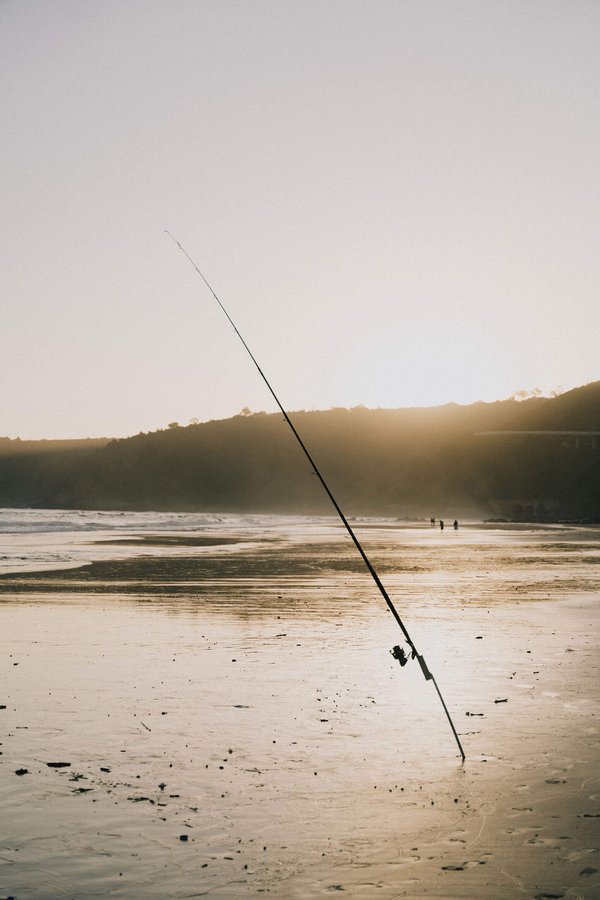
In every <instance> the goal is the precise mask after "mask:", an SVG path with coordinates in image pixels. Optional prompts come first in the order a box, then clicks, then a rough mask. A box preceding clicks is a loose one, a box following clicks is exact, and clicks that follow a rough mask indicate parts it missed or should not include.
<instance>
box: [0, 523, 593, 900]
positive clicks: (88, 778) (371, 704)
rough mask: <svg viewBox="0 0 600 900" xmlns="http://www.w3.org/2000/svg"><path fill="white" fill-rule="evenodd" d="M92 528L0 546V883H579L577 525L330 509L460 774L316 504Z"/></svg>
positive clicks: (250, 893)
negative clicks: (344, 519) (440, 525)
mask: <svg viewBox="0 0 600 900" xmlns="http://www.w3.org/2000/svg"><path fill="white" fill-rule="evenodd" d="M148 515H150V514H148ZM98 521H99V524H98V526H97V529H96V531H93V532H92V531H80V530H77V529H76V528H74V527H71V526H69V528H70V530H69V529H67V528H66V526H65V529H63V530H61V529H60V528H57V529H55V530H54V531H52V532H48V531H46V532H44V531H43V529H41V528H40V529H39V530H38V531H36V530H35V528H33V527H32V528H31V529H30V530H29V531H27V532H23V533H17V532H13V533H6V534H4V535H2V536H1V538H2V541H1V546H2V548H3V550H2V553H3V568H2V572H3V574H1V575H0V623H1V624H0V645H1V648H2V653H1V655H0V666H1V684H2V688H1V696H0V723H1V732H2V737H1V741H2V746H0V750H1V752H2V755H1V756H0V802H1V809H2V821H1V823H0V896H2V897H9V896H12V897H14V898H16V900H23V898H83V897H86V898H87V897H90V898H91V897H107V896H114V897H123V898H140V897H156V898H165V897H177V898H186V897H200V896H206V897H238V896H245V897H254V896H257V895H259V894H263V893H265V894H269V895H271V896H274V897H280V898H312V897H321V896H328V895H329V894H331V893H337V892H339V893H344V895H345V896H352V897H366V898H370V897H381V898H396V897H408V898H411V897H412V898H420V897H435V898H472V900H481V898H498V900H500V898H513V897H515V898H516V897H524V898H537V900H550V898H563V897H565V898H567V897H568V898H595V897H600V827H599V826H600V768H599V765H598V763H599V752H598V751H599V747H600V735H599V731H598V728H599V721H598V683H599V681H598V674H599V671H598V670H599V664H598V641H597V634H598V625H599V619H600V614H599V604H598V598H599V591H600V586H599V582H598V564H599V563H600V530H599V529H597V528H596V529H594V528H576V527H558V526H555V527H551V526H548V527H533V526H532V527H526V526H522V527H512V528H511V527H509V526H496V527H490V526H487V527H486V526H481V525H475V524H472V525H466V526H465V527H461V528H460V529H459V531H458V532H456V533H454V532H448V531H446V532H444V533H443V534H441V533H440V532H439V531H438V530H437V529H431V528H429V526H428V525H427V526H424V525H422V524H418V523H409V524H401V523H393V522H378V521H376V520H369V521H364V522H358V523H356V528H357V533H358V534H359V536H360V538H361V540H363V542H364V545H365V548H366V549H367V552H368V553H369V555H370V557H371V559H372V561H373V562H374V564H375V565H376V567H377V569H378V571H379V572H380V574H381V577H382V580H383V581H384V583H385V585H386V587H387V588H388V590H389V592H390V594H391V596H392V598H393V599H394V602H395V603H396V605H397V607H398V610H399V612H400V614H401V616H402V617H403V620H404V621H405V624H406V625H407V627H408V629H409V631H410V633H411V636H412V638H413V640H414V641H415V643H416V644H417V646H418V648H419V650H420V652H422V653H423V654H424V655H425V657H426V660H427V663H428V665H429V667H430V669H431V670H432V671H433V672H434V674H435V676H436V678H437V680H438V682H439V685H440V688H441V690H442V692H443V694H444V697H445V699H446V702H447V704H448V708H449V710H450V712H451V715H452V716H453V718H454V721H455V723H456V726H457V730H458V731H459V734H460V738H461V741H462V743H463V745H464V748H465V752H466V756H467V759H466V762H465V764H464V765H462V764H461V761H460V757H459V755H458V752H457V747H456V744H455V742H454V738H453V736H452V733H451V731H450V729H449V726H448V722H447V721H446V719H445V716H444V713H443V710H442V708H441V705H440V703H439V701H438V699H437V696H436V695H435V691H434V690H433V688H432V686H431V684H430V683H427V682H425V681H424V679H423V677H422V674H421V672H420V669H419V668H418V666H417V664H416V663H415V662H412V663H410V664H408V665H407V666H406V667H405V668H402V669H401V668H400V667H399V666H398V664H397V662H395V661H394V659H393V658H392V657H391V655H390V653H389V650H390V649H391V648H392V646H393V645H394V644H397V643H399V642H400V639H401V634H400V632H399V630H398V627H397V625H396V624H395V622H394V621H393V619H392V616H391V615H390V613H389V612H388V611H387V609H386V607H385V605H384V603H383V600H382V599H381V598H380V597H379V595H378V593H377V590H376V588H375V586H374V585H373V583H372V582H371V581H370V579H369V576H368V574H367V573H366V572H365V571H364V570H363V566H362V563H361V560H360V559H359V558H357V556H356V553H355V551H354V548H353V547H352V545H351V544H350V542H349V541H348V539H347V538H346V536H345V535H344V533H343V532H342V530H341V529H340V528H339V527H338V526H337V524H336V523H335V522H334V521H333V520H328V519H322V520H318V521H311V520H301V519H294V520H289V521H288V520H284V519H275V518H273V519H269V517H257V518H254V519H252V518H251V517H246V518H239V519H238V518H236V517H233V516H231V517H222V518H221V519H219V520H218V522H216V521H214V520H213V521H208V522H206V523H205V524H204V525H201V526H196V525H194V523H193V522H191V520H190V522H189V523H187V525H186V520H185V517H184V516H182V517H180V521H179V523H178V525H179V527H175V526H176V524H177V523H174V522H167V523H164V522H163V523H162V524H161V525H160V529H158V528H157V529H153V528H152V522H150V523H149V524H148V523H147V522H143V518H142V524H143V527H142V524H140V521H137V520H136V521H135V522H133V521H131V520H128V519H127V517H126V516H125V517H124V519H123V523H122V526H121V527H120V528H116V527H114V528H112V530H110V531H109V530H103V528H102V527H101V526H102V522H101V521H100V520H98ZM190 523H191V524H190ZM183 525H186V529H184V528H183ZM15 560H17V562H15ZM59 764H61V765H59ZM19 773H21V774H19Z"/></svg>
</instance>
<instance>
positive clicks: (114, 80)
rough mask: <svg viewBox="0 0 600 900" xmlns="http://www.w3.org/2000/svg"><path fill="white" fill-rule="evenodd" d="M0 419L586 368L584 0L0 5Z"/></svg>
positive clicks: (65, 417)
mask: <svg viewBox="0 0 600 900" xmlns="http://www.w3.org/2000/svg"><path fill="white" fill-rule="evenodd" d="M0 41H1V46H0V68H1V79H0V90H1V97H2V101H1V102H2V110H1V111H2V123H3V126H2V140H1V141H0V171H1V176H0V177H1V179H2V184H1V197H2V216H1V224H0V228H1V230H2V233H1V240H0V247H1V252H2V265H1V268H0V290H1V295H0V296H1V298H2V328H1V330H0V366H1V369H0V373H1V390H0V435H3V434H4V435H10V436H12V437H15V436H17V435H19V436H21V437H22V438H25V437H85V436H100V435H107V436H120V435H127V434H134V433H136V432H138V431H148V430H153V429H155V428H159V427H165V426H166V425H167V423H169V422H171V421H173V420H177V421H179V422H180V423H181V424H187V422H188V421H189V420H190V419H191V418H192V417H196V418H198V419H200V420H205V419H210V418H222V417H226V416H229V415H233V414H235V413H237V412H239V410H240V409H241V408H242V407H244V406H249V407H250V408H251V409H252V410H255V411H256V410H262V409H268V410H270V409H273V404H272V403H271V402H270V398H269V395H268V394H267V392H266V389H265V387H264V385H263V383H262V382H261V381H260V379H259V377H258V375H257V373H256V370H255V369H254V368H253V366H252V363H251V361H250V360H249V359H248V357H247V356H246V355H245V351H244V350H243V348H242V347H241V345H240V344H239V342H238V340H237V338H236V336H235V334H234V333H233V331H232V330H231V326H230V325H229V324H228V323H227V321H226V319H225V318H224V316H223V314H222V313H221V312H220V310H219V309H218V307H217V306H216V304H215V302H214V300H213V299H212V297H211V296H210V294H209V293H208V292H207V290H206V289H205V288H204V286H203V284H202V282H201V280H200V278H199V277H198V276H197V275H196V274H195V273H194V271H193V269H192V268H191V266H190V265H189V263H187V262H186V260H185V258H184V257H183V255H182V254H181V253H180V252H179V251H178V250H177V248H176V247H175V246H174V244H173V243H172V242H171V241H170V240H169V239H168V237H167V236H166V235H165V233H164V230H163V229H165V228H168V229H170V230H171V231H172V232H173V233H174V234H175V235H176V236H177V237H178V238H179V240H180V241H181V242H182V243H183V244H185V246H186V248H187V250H188V251H189V253H190V254H191V255H192V256H193V257H195V259H196V261H197V262H198V264H199V266H200V268H201V269H203V271H204V273H205V275H206V277H207V278H208V280H209V281H210V282H211V283H212V285H213V287H214V288H215V290H216V291H217V293H218V294H219V296H220V297H221V299H222V301H223V302H224V304H225V305H226V306H227V308H228V309H229V312H230V313H231V315H232V316H233V318H234V319H235V320H236V322H237V324H238V327H239V328H240V330H241V331H242V333H243V334H244V336H245V338H246V340H247V342H248V343H249V344H250V346H251V347H252V349H253V350H254V352H255V355H256V356H257V357H258V359H259V362H260V363H261V364H262V366H263V368H264V370H265V372H266V374H267V375H268V376H269V377H270V379H271V381H272V382H273V385H274V387H275V389H276V391H278V393H279V394H280V397H281V400H282V401H283V403H284V405H286V406H287V407H288V408H289V409H290V410H293V409H300V408H305V409H314V408H318V409H326V408H329V407H331V406H356V405H358V404H365V405H366V406H370V407H397V406H414V405H434V404H438V403H444V402H448V401H451V400H454V401H457V402H460V403H466V402H471V401H474V400H478V399H483V400H494V399H500V398H504V397H507V396H509V395H510V394H511V393H512V392H514V391H515V390H518V389H522V388H525V389H532V388H541V389H542V390H543V391H544V392H546V391H550V390H552V389H555V388H558V387H562V388H569V387H574V386H576V385H580V384H585V383H587V382H589V381H594V380H596V379H598V378H600V364H599V363H600V353H599V348H600V302H599V292H598V287H599V282H600V277H599V276H600V265H599V260H600V253H599V249H600V248H599V234H600V228H599V226H600V197H599V193H600V176H599V160H600V102H599V101H600V97H599V93H600V92H599V87H600V3H598V2H596V0H507V2H503V0H367V2H360V0H269V2H267V0H244V2H242V0H235V2H234V0H85V2H82V0H39V2H35V0H3V2H1V3H0Z"/></svg>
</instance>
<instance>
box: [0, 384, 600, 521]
mask: <svg viewBox="0 0 600 900" xmlns="http://www.w3.org/2000/svg"><path fill="white" fill-rule="evenodd" d="M291 418H292V420H293V422H294V424H295V426H296V427H297V429H298V431H299V432H300V434H301V435H302V437H303V439H304V441H305V443H306V444H307V446H308V447H309V449H310V451H311V453H312V455H313V457H314V458H315V460H316V462H317V464H318V465H319V467H320V469H321V471H322V473H323V475H324V476H325V478H326V479H327V481H328V483H329V484H330V487H331V489H332V490H333V492H334V494H335V495H336V497H337V499H338V500H339V502H340V503H341V505H342V506H343V508H344V509H345V511H346V512H347V513H348V514H349V515H356V514H371V515H376V514H380V515H394V516H400V517H402V516H430V515H432V516H436V517H437V516H445V517H454V516H455V515H456V516H459V517H467V516H476V517H505V518H510V519H521V520H525V519H526V520H535V519H538V520H556V519H585V520H600V437H597V438H595V439H593V438H592V437H591V436H587V437H586V436H579V437H577V436H574V435H567V434H562V435H548V434H534V435H531V434H489V433H487V432H511V431H512V432H517V431H520V432H523V431H533V432H543V431H558V432H563V433H564V432H570V431H585V432H593V431H596V432H600V382H594V383H593V384H589V385H586V386H585V387H581V388H577V389H575V390H572V391H569V392H568V393H565V394H562V395H561V396H559V397H554V398H533V399H529V400H523V401H520V402H517V401H515V400H505V401H499V402H497V403H475V404H472V405H469V406H458V405H456V404H449V405H446V406H441V407H435V408H427V409H396V410H385V409H376V410H370V409H365V408H362V407H359V408H355V409H332V410H327V411H316V412H296V413H292V414H291ZM0 505H2V506H32V507H46V508H53V507H54V508H88V509H141V510H143V509H155V510H203V511H222V512H226V511H252V512H259V511H262V512H304V513H309V512H311V513H324V512H329V511H330V506H329V505H328V500H327V498H326V497H325V496H324V495H323V492H322V489H321V488H320V486H319V484H318V481H317V479H316V478H315V477H314V476H313V475H312V474H311V472H310V470H309V466H308V463H307V461H306V459H305V458H304V456H303V455H302V453H301V450H300V449H299V447H298V445H297V444H296V442H295V440H294V438H293V436H292V435H291V433H290V430H289V428H288V426H287V424H286V423H285V421H284V420H283V417H282V416H281V415H280V414H276V413H274V414H269V415H267V414H265V413H257V414H254V415H239V416H234V417H233V418H231V419H225V420H219V421H211V422H205V423H201V424H198V425H190V426H188V427H174V428H169V429H167V430H164V431H157V432H153V433H151V434H140V435H137V436H135V437H130V438H126V439H123V440H112V441H75V442H72V441H68V442H55V441H34V442H25V441H23V442H19V441H8V439H0Z"/></svg>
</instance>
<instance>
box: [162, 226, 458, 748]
mask: <svg viewBox="0 0 600 900" xmlns="http://www.w3.org/2000/svg"><path fill="white" fill-rule="evenodd" d="M165 233H166V234H168V235H169V237H170V238H171V240H172V241H173V242H174V243H175V244H177V246H178V247H179V249H180V250H181V252H182V253H183V254H184V256H185V257H186V258H187V259H188V260H189V262H190V263H191V264H192V266H193V267H194V269H195V270H196V272H197V273H198V275H199V276H200V278H201V279H202V281H203V282H204V284H205V285H206V287H207V288H208V290H209V291H210V292H211V294H212V295H213V297H214V298H215V300H216V301H217V303H218V304H219V306H220V307H221V309H222V311H223V312H224V313H225V315H226V316H227V319H228V320H229V323H230V325H231V326H232V328H233V330H234V331H235V333H236V334H237V336H238V338H239V339H240V341H241V342H242V344H243V345H244V348H245V349H246V352H247V353H248V355H249V357H250V359H251V360H252V362H253V363H254V365H255V366H256V368H257V369H258V373H259V375H260V377H261V378H262V380H263V381H264V383H265V384H266V386H267V388H268V389H269V392H270V394H271V396H272V397H273V399H274V400H275V403H276V404H277V406H278V407H279V409H280V410H281V412H282V414H283V417H284V419H285V421H286V422H287V424H288V425H289V427H290V428H291V430H292V434H293V435H294V437H295V438H296V440H297V441H298V443H299V445H300V447H301V448H302V450H303V452H304V455H305V456H306V458H307V459H308V461H309V463H310V465H311V467H312V469H313V472H314V473H315V475H316V476H317V478H318V479H319V481H320V482H321V485H322V487H323V489H324V491H325V493H326V494H327V496H328V497H329V499H330V501H331V503H332V504H333V507H334V508H335V511H336V512H337V514H338V516H339V517H340V519H341V521H342V523H343V525H344V528H345V529H346V531H347V532H348V534H349V535H350V537H351V538H352V541H353V543H354V546H355V547H356V549H357V550H358V552H359V553H360V555H361V557H362V559H363V562H364V564H365V565H366V567H367V569H368V571H369V573H370V575H371V577H372V579H373V581H374V582H375V584H376V585H377V588H378V589H379V592H380V594H381V596H382V597H383V599H384V600H385V602H386V604H387V606H388V609H389V610H390V612H391V613H392V615H393V617H394V618H395V620H396V622H397V623H398V625H399V626H400V630H401V631H402V634H403V635H404V639H405V641H406V643H407V644H408V645H409V647H410V650H411V652H410V657H408V656H407V655H406V652H405V651H404V650H403V648H402V647H399V646H396V647H394V648H393V649H392V650H391V653H392V656H393V657H394V659H396V660H398V662H399V663H400V665H401V666H405V665H406V663H407V662H408V660H409V658H411V659H416V660H417V662H418V663H419V666H420V667H421V671H422V673H423V676H424V678H425V680H426V681H432V682H433V685H434V687H435V689H436V691H437V694H438V697H439V698H440V701H441V704H442V707H443V708H444V712H445V713H446V717H447V719H448V722H449V723H450V728H451V729H452V733H453V735H454V737H455V739H456V743H457V745H458V749H459V751H460V755H461V757H462V761H463V762H464V761H465V753H464V750H463V748H462V744H461V742H460V739H459V737H458V734H457V732H456V728H455V727H454V722H453V721H452V718H451V716H450V713H449V712H448V707H447V706H446V704H445V702H444V698H443V697H442V694H441V691H440V689H439V687H438V683H437V681H436V680H435V678H434V676H433V675H432V673H431V672H430V671H429V669H428V667H427V663H426V662H425V660H424V658H423V656H422V655H421V654H420V653H419V652H418V651H417V648H416V647H415V645H414V643H413V641H412V638H411V637H410V635H409V633H408V631H407V629H406V626H405V625H404V622H403V621H402V619H401V618H400V616H399V614H398V611H397V609H396V607H395V606H394V604H393V603H392V600H391V598H390V596H389V594H388V592H387V591H386V589H385V587H384V586H383V584H382V582H381V579H380V578H379V575H378V574H377V572H376V571H375V569H374V567H373V565H372V563H371V560H370V559H369V557H368V556H367V554H366V553H365V551H364V549H363V547H362V544H361V543H360V541H359V540H358V538H357V536H356V535H355V533H354V531H353V529H352V527H351V525H350V523H349V522H348V520H347V518H346V516H345V515H344V513H343V511H342V509H341V507H340V505H339V503H338V502H337V500H336V499H335V497H334V496H333V494H332V493H331V491H330V489H329V485H328V484H327V482H326V481H325V479H324V478H323V475H322V474H321V472H320V470H319V468H318V466H317V464H316V463H315V461H314V459H313V458H312V456H311V455H310V452H309V450H308V448H307V447H306V445H305V443H304V441H303V440H302V438H301V437H300V435H299V434H298V432H297V431H296V428H295V426H294V423H293V422H292V420H291V419H290V417H289V415H288V414H287V412H286V410H285V409H284V407H283V405H282V403H281V401H280V400H279V397H278V396H277V394H276V393H275V391H274V390H273V388H272V387H271V385H270V383H269V381H268V379H267V376H266V375H265V373H264V372H263V370H262V369H261V367H260V366H259V364H258V362H257V360H256V358H255V356H254V354H253V353H252V351H251V350H250V347H249V346H248V344H247V343H246V341H245V340H244V338H243V337H242V335H241V333H240V332H239V330H238V328H237V325H236V324H235V322H234V321H233V319H232V318H231V316H230V315H229V313H228V312H227V310H226V309H225V306H224V305H223V304H222V303H221V301H220V300H219V298H218V296H217V294H216V293H215V291H214V290H213V288H212V287H211V285H210V284H209V282H208V281H207V280H206V278H205V277H204V275H203V274H202V272H201V271H200V269H199V268H198V266H197V265H196V263H195V262H194V260H193V259H192V257H191V256H190V255H189V253H188V252H187V250H186V249H185V247H184V246H183V245H182V244H181V243H180V242H179V241H178V240H177V238H175V237H173V235H172V234H171V232H170V231H167V229H166V228H165Z"/></svg>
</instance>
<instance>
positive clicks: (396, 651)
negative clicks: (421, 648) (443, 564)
mask: <svg viewBox="0 0 600 900" xmlns="http://www.w3.org/2000/svg"><path fill="white" fill-rule="evenodd" d="M390 653H391V654H392V656H393V657H394V659H397V660H398V662H399V663H400V665H401V666H405V665H406V663H407V662H408V660H409V659H411V658H412V655H411V656H410V657H409V656H407V655H406V652H405V650H404V647H400V645H399V644H396V646H395V647H392V649H391V650H390Z"/></svg>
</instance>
